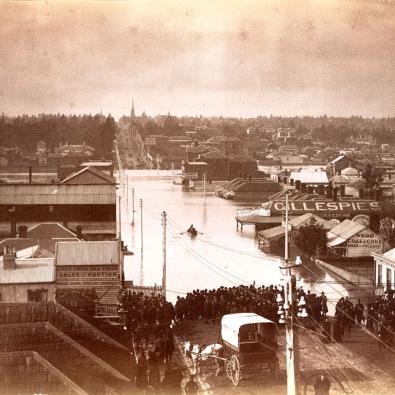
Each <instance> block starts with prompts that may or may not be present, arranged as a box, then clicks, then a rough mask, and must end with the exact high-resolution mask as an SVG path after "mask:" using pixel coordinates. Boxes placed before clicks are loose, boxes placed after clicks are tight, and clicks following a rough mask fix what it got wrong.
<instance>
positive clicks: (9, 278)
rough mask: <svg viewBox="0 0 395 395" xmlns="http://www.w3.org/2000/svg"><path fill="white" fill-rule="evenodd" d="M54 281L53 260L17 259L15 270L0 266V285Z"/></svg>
mask: <svg viewBox="0 0 395 395" xmlns="http://www.w3.org/2000/svg"><path fill="white" fill-rule="evenodd" d="M54 281H55V265H54V260H53V258H37V259H36V258H31V259H17V260H16V268H15V269H9V270H7V269H4V268H3V265H0V284H26V283H27V284H34V283H52V282H54Z"/></svg>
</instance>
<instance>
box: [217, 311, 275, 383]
mask: <svg viewBox="0 0 395 395" xmlns="http://www.w3.org/2000/svg"><path fill="white" fill-rule="evenodd" d="M277 338H278V329H277V325H276V324H275V323H274V322H272V321H270V320H268V319H266V318H264V317H261V316H259V315H257V314H254V313H237V314H226V315H224V316H223V317H222V320H221V341H220V343H221V344H222V345H223V346H224V349H223V356H224V360H225V369H226V374H227V376H228V377H229V379H230V380H231V381H232V383H233V384H234V385H238V384H239V382H240V380H241V378H242V376H243V373H253V372H256V373H257V372H260V371H261V370H262V369H265V368H266V369H270V371H272V372H273V373H275V371H276V369H278V359H277V345H278V344H277Z"/></svg>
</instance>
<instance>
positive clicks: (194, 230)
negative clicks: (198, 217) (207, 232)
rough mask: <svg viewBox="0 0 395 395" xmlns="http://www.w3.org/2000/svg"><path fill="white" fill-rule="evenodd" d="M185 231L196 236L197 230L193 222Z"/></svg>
mask: <svg viewBox="0 0 395 395" xmlns="http://www.w3.org/2000/svg"><path fill="white" fill-rule="evenodd" d="M187 233H189V234H190V235H191V236H197V230H196V229H195V227H194V226H193V224H192V225H191V226H190V227H189V228H188V230H187Z"/></svg>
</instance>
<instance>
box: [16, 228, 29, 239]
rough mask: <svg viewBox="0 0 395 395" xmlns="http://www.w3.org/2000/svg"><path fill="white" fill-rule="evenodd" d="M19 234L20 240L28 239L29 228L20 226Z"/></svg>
mask: <svg viewBox="0 0 395 395" xmlns="http://www.w3.org/2000/svg"><path fill="white" fill-rule="evenodd" d="M18 233H19V238H20V239H26V238H27V226H24V225H21V226H18Z"/></svg>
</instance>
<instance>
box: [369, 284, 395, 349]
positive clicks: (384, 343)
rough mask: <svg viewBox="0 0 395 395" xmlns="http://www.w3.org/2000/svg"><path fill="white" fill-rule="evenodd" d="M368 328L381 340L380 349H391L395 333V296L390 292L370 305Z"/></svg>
mask: <svg viewBox="0 0 395 395" xmlns="http://www.w3.org/2000/svg"><path fill="white" fill-rule="evenodd" d="M366 328H367V329H368V330H369V331H370V332H372V333H374V334H375V335H376V336H377V337H378V338H379V345H380V348H387V349H389V348H391V347H392V345H393V341H394V333H395V294H394V291H392V290H390V291H388V292H386V293H385V294H384V295H383V296H380V297H378V298H376V300H375V301H374V302H372V303H370V304H369V305H368V308H367V315H366Z"/></svg>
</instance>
